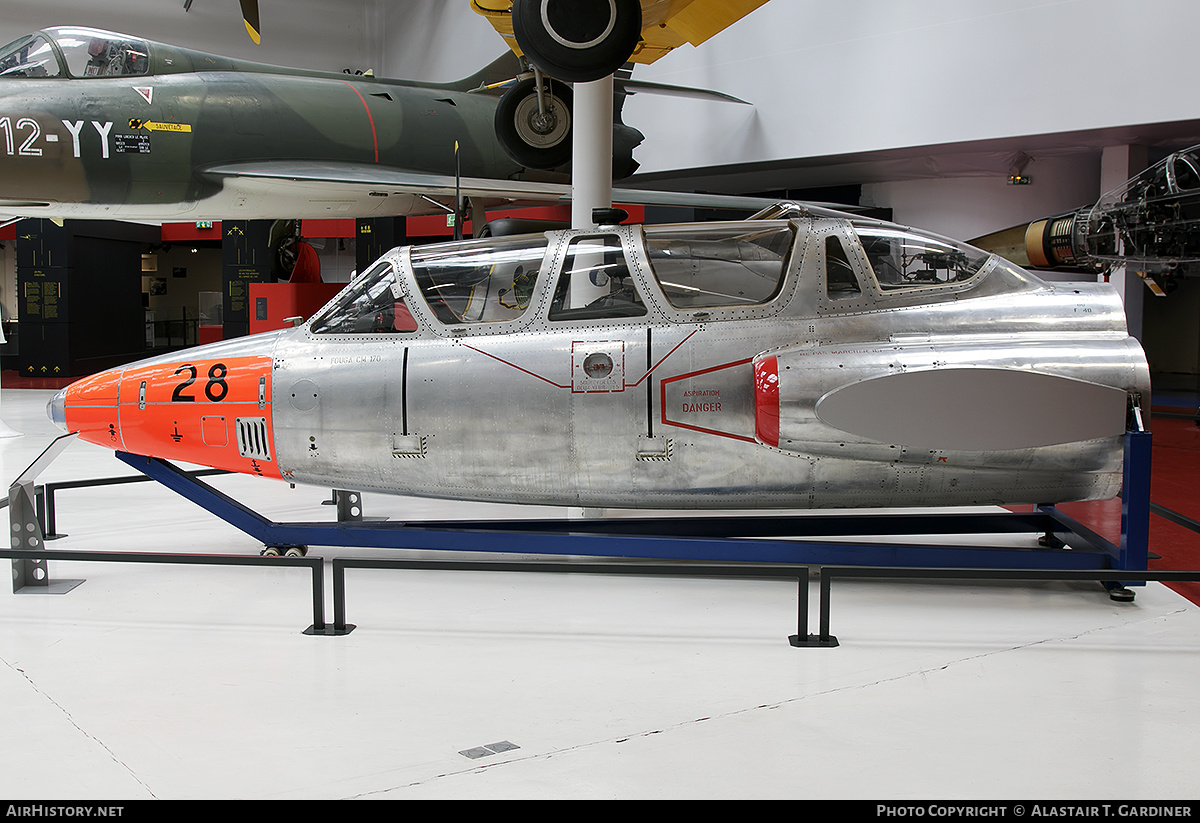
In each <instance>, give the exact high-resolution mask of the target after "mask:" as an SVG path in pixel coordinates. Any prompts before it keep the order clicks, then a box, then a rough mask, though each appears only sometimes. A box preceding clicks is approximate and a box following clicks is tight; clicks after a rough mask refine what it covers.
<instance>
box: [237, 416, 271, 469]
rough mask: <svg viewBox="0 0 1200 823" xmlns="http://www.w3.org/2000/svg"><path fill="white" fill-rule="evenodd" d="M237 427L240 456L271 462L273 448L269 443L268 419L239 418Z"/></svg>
mask: <svg viewBox="0 0 1200 823" xmlns="http://www.w3.org/2000/svg"><path fill="white" fill-rule="evenodd" d="M234 423H235V425H236V427H237V440H238V454H240V455H241V456H242V457H249V458H252V459H254V460H270V459H271V447H270V446H269V445H268V443H267V418H265V417H239V418H237V420H235V421H234Z"/></svg>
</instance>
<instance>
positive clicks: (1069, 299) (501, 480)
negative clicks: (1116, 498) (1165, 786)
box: [52, 215, 1149, 508]
mask: <svg viewBox="0 0 1200 823" xmlns="http://www.w3.org/2000/svg"><path fill="white" fill-rule="evenodd" d="M710 225H711V224H710ZM719 225H720V224H719ZM724 225H726V226H727V227H728V226H736V225H741V226H750V225H752V224H751V223H741V224H724ZM762 225H763V226H764V229H763V231H766V230H778V231H783V232H790V236H791V237H792V241H791V245H790V248H789V250H788V251H787V252H786V253H785V254H784V255H783V258H782V259H783V263H782V270H781V275H780V279H779V282H778V283H777V284H776V286H775V288H774V291H773V292H772V293H771V294H770V295H769V296H767V297H766V298H765V299H757V300H749V301H747V302H744V303H739V304H736V305H712V306H710V307H708V308H705V309H703V310H696V309H695V307H694V306H692V305H688V304H687V303H686V302H681V301H682V300H683V298H679V297H678V296H669V295H668V292H669V291H670V289H672V288H675V286H677V285H678V284H667V283H666V280H667V278H666V277H665V276H664V275H663V270H664V267H665V266H667V265H668V264H671V265H675V264H677V263H678V259H675V260H672V259H671V258H670V252H669V251H668V252H665V253H661V254H660V255H659V256H658V257H657V258H656V257H655V256H654V255H653V254H651V253H650V252H648V238H649V239H651V240H653V238H654V237H656V236H657V235H655V234H654V233H655V232H656V231H657V230H658V229H659V228H660V227H649V226H648V227H645V229H643V228H642V227H640V226H627V227H607V228H601V229H599V230H594V231H591V232H579V231H573V232H559V233H550V234H549V235H548V239H545V238H543V244H544V249H542V250H541V251H538V250H537V249H536V248H535V252H536V253H537V254H539V255H541V257H540V260H541V263H540V266H538V268H540V274H539V276H538V277H537V279H536V282H535V283H533V284H532V285H527V286H526V289H527V290H526V291H524V292H523V293H522V294H521V301H522V302H523V305H522V306H521V308H520V311H519V312H518V311H516V310H514V313H513V316H512V317H507V316H505V317H494V318H492V319H491V320H490V321H488V322H471V323H464V322H459V320H460V316H459V314H454V315H451V314H448V313H446V312H447V309H446V306H445V304H444V303H443V302H441V301H440V299H441V296H445V295H446V294H448V292H446V290H445V288H444V286H445V284H444V283H442V282H437V280H438V277H444V278H447V281H448V278H449V275H437V276H433V275H429V273H428V271H427V270H426V269H424V268H422V266H424V263H422V264H420V265H417V266H416V267H414V262H413V256H414V255H415V254H418V251H417V250H415V249H411V248H405V249H397V250H394V251H392V252H390V253H389V254H388V255H387V256H386V257H385V258H384V260H383V261H381V263H380V264H378V265H377V267H376V268H377V269H378V268H379V267H380V266H386V267H388V269H390V271H391V272H393V273H394V282H392V283H391V286H390V288H391V292H390V293H386V292H385V293H384V297H385V302H386V303H387V306H388V309H387V311H388V312H391V311H392V309H391V301H392V300H393V297H394V300H395V301H396V308H395V312H396V314H397V316H398V315H399V313H400V312H401V305H403V306H404V307H406V308H407V311H408V313H410V314H411V320H409V321H406V325H405V326H404V330H403V331H400V332H398V331H397V329H399V328H400V323H399V322H398V321H396V322H393V320H392V319H389V320H388V323H389V326H388V329H387V333H380V331H379V326H378V324H377V325H376V326H375V328H374V329H372V328H369V327H368V326H367V325H361V323H360V326H361V327H360V328H358V329H355V330H350V329H349V327H347V326H345V325H343V326H340V327H335V326H331V325H330V322H329V321H328V317H329V316H331V315H336V314H337V311H336V309H337V306H336V305H335V304H338V303H339V301H341V303H342V304H346V303H347V300H348V298H347V297H345V296H341V297H339V298H338V299H337V300H335V301H334V303H333V304H331V307H329V308H327V310H326V311H325V312H323V314H319V315H318V316H317V317H316V318H314V320H313V321H312V322H310V323H309V324H307V325H306V326H303V327H299V328H296V329H292V330H288V331H285V332H279V333H272V334H267V335H257V336H253V337H248V338H240V339H237V340H231V341H226V342H223V343H218V344H213V345H211V346H206V347H201V348H198V349H194V350H190V351H188V352H182V353H175V354H172V355H170V356H166V357H160V358H155V359H152V360H148V361H143V362H142V363H137V364H133V365H131V366H129V367H126V368H124V369H119V370H114V371H112V372H108V373H106V374H104V375H98V376H96V377H93V378H88V379H86V380H84V381H80V382H79V383H76V384H75V385H74V386H73V387H71V388H69V389H68V390H66V391H65V392H64V393H63V394H62V395H60V397H59V398H57V399H56V401H55V402H56V403H57V404H58V406H59V409H58V412H57V414H64V415H65V427H66V428H68V429H69V430H74V431H80V432H81V436H83V437H84V438H85V439H89V440H92V441H93V442H97V443H102V444H105V445H108V446H110V447H112V448H115V449H119V450H122V451H129V452H133V453H138V454H148V455H151V456H158V457H164V458H169V459H170V458H174V459H180V460H186V461H188V462H192V463H200V464H205V465H214V466H218V467H222V468H230V469H234V470H237V471H245V472H252V473H257V474H262V475H266V476H273V477H280V478H283V479H285V480H288V481H292V482H298V483H311V484H319V485H325V486H331V485H332V486H336V487H339V488H357V489H362V490H379V491H386V492H395V493H400V494H409V495H420V496H433V497H441V498H455V499H470V500H484V501H502V502H512V503H533V504H553V505H580V506H587V507H634V508H810V507H881V506H928V505H937V506H941V505H964V504H998V503H1021V502H1034V503H1048V502H1058V501H1063V500H1074V499H1102V498H1109V497H1112V496H1113V495H1115V494H1116V493H1117V491H1118V490H1119V487H1120V482H1121V469H1122V442H1123V438H1122V434H1123V432H1124V429H1125V419H1126V418H1125V415H1126V410H1127V407H1128V406H1129V404H1130V399H1131V398H1132V399H1133V402H1137V400H1138V399H1139V398H1140V396H1141V395H1143V394H1145V395H1147V396H1148V392H1149V377H1148V370H1147V367H1146V362H1145V358H1144V356H1143V354H1142V352H1141V349H1140V348H1139V346H1138V344H1137V343H1136V341H1134V340H1133V339H1132V338H1130V337H1129V336H1128V334H1127V333H1126V329H1125V320H1124V314H1123V311H1122V307H1121V304H1120V301H1119V299H1118V298H1117V296H1116V294H1115V292H1113V291H1111V290H1109V289H1108V288H1107V287H1104V286H1097V285H1094V284H1067V285H1062V284H1059V285H1054V286H1051V285H1047V284H1045V283H1042V282H1041V281H1038V280H1036V279H1035V278H1032V277H1030V276H1029V275H1028V274H1027V273H1025V272H1023V271H1021V270H1019V269H1015V268H1014V267H1012V266H1011V265H1009V264H1006V263H1004V262H1003V261H1001V260H999V259H998V258H994V257H992V258H988V259H987V262H986V263H984V264H983V265H982V267H981V268H979V269H978V270H977V271H976V272H975V273H974V274H973V275H972V276H971V277H970V278H967V279H965V280H964V281H963V282H943V283H938V282H934V281H930V282H928V283H926V284H924V285H922V283H921V281H919V280H918V281H916V283H915V285H913V284H910V285H913V287H906V288H898V289H897V288H893V289H889V288H885V287H884V286H883V285H882V284H881V282H880V278H879V277H877V276H875V274H874V273H873V271H872V258H871V257H870V256H869V255H870V253H869V252H867V253H864V251H863V249H864V244H862V243H860V242H859V238H858V237H857V236H856V235H855V233H854V228H853V227H852V223H851V221H849V220H845V219H839V218H836V217H831V216H826V215H815V216H807V217H803V218H799V219H794V220H792V221H790V222H787V221H765V222H764V223H763V224H762ZM830 238H834V239H835V241H836V242H837V243H839V244H842V245H844V247H845V248H847V249H848V254H847V255H846V257H847V260H845V261H843V262H845V263H848V264H849V267H850V268H851V269H852V270H853V278H850V279H849V281H845V280H841V281H840V282H842V286H840V287H839V289H840V290H835V289H834V287H833V284H834V280H835V279H838V278H846V277H847V276H848V275H846V274H845V273H843V274H841V275H836V276H835V275H834V274H833V273H832V269H833V262H834V261H833V260H832V257H833V255H834V252H833V251H831V250H830V249H831V246H830V243H831V242H834V241H831V240H830ZM592 239H596V240H597V242H600V241H601V240H602V241H603V242H605V243H607V244H609V245H610V246H611V247H613V248H620V249H621V251H622V253H623V255H624V258H625V261H624V264H623V265H624V266H627V268H628V272H629V274H630V275H631V277H632V280H633V285H635V286H636V290H637V295H638V299H639V301H640V303H641V304H642V306H644V310H643V311H644V313H643V314H641V315H640V316H621V313H620V312H615V313H614V312H612V311H608V312H594V311H593V312H590V315H591V316H589V312H583V313H581V314H578V315H577V316H575V317H574V318H571V317H564V314H565V313H564V312H562V311H560V305H559V304H560V303H561V301H562V300H563V293H564V291H563V281H564V279H565V278H566V277H567V275H568V271H569V270H570V269H572V268H574V269H575V270H576V271H578V270H579V267H580V264H579V262H578V260H579V258H578V257H577V256H573V255H574V251H573V250H574V249H577V248H578V246H579V244H580V243H586V242H590V241H591V240H592ZM483 242H485V241H468V243H466V244H460V245H461V248H465V249H470V248H478V247H479V245H480V244H481V243H483ZM739 242H740V241H739ZM472 244H474V245H472ZM667 247H668V244H663V243H660V244H658V246H656V248H660V249H664V248H667ZM427 248H428V247H427ZM447 248H449V246H447ZM456 248H457V247H456ZM499 248H503V245H502V244H501V245H500V246H499ZM692 248H694V247H692ZM495 259H497V260H498V259H500V258H495ZM706 265H715V264H711V263H709V262H707V261H706V260H704V259H701V258H699V257H696V258H691V259H690V260H689V261H685V267H687V266H690V267H691V268H692V269H694V270H695V271H702V270H703V267H704V266H706ZM873 265H874V268H875V269H880V268H881V263H880V261H879V259H878V258H876V259H874V260H873ZM500 268H501V264H500V263H494V264H491V268H490V269H489V270H488V272H486V273H485V274H489V275H491V276H493V277H494V276H495V275H496V273H497V271H498V270H499V269H500ZM596 270H598V269H594V270H592V271H593V274H592V275H591V280H592V286H593V287H594V286H595V283H596V282H597V279H598V278H597V276H596V275H595V273H594V272H595V271H596ZM439 271H440V270H439ZM518 271H519V269H518ZM370 275H371V272H368V273H366V274H365V275H364V277H369V276H370ZM389 276H391V275H389ZM599 280H600V281H603V280H604V278H603V277H600V278H599ZM505 282H514V283H515V282H517V281H515V280H513V278H511V277H508V279H507V280H506V281H505ZM522 282H525V281H522ZM689 282H690V281H689ZM847 282H848V284H847ZM492 288H493V287H492V286H489V285H488V282H486V281H480V282H478V283H476V284H475V285H472V286H471V288H470V290H469V293H468V292H460V294H467V297H466V298H464V299H463V300H460V301H459V302H458V303H456V304H455V305H456V306H458V307H460V308H461V307H463V306H467V307H468V308H467V309H466V310H465V311H477V309H475V308H472V307H473V306H482V305H483V302H484V301H486V300H489V299H491V298H492V297H494V296H495V295H493V294H491V293H490V292H489V291H488V289H492ZM627 288H628V286H627ZM439 289H440V290H441V291H438V290H439ZM354 290H355V286H353V285H352V286H351V287H350V288H348V289H347V292H344V293H343V295H346V294H348V293H351V292H353V291H354ZM359 290H360V291H362V290H363V287H362V286H361V285H360V286H359ZM515 291H516V290H515V289H514V291H513V292H509V291H508V290H507V289H500V290H499V298H500V299H501V300H502V301H503V300H505V299H507V300H509V301H510V303H509V305H516V304H514V303H512V302H511V301H512V300H514V299H515V298H513V297H512V294H513V293H515ZM435 293H436V294H437V295H439V297H438V299H433V298H431V295H433V294H435ZM506 293H507V294H508V297H507V298H506V297H505V294H506ZM464 300H465V301H466V302H464ZM610 302H611V301H610ZM717 302H720V301H717ZM380 305H382V304H380ZM478 311H482V310H481V309H480V310H478ZM556 312H557V316H556ZM597 314H600V315H605V314H606V315H607V316H596V315H597ZM323 316H324V317H325V318H326V320H325V321H324V322H323V321H322V317H323ZM463 316H465V314H464V315H463ZM506 317H507V319H506ZM356 322H357V321H356ZM393 327H394V328H393ZM64 407H65V408H64ZM54 414H55V412H52V416H54ZM172 427H173V429H172Z"/></svg>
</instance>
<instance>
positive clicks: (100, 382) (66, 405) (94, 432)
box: [50, 370, 124, 450]
mask: <svg viewBox="0 0 1200 823" xmlns="http://www.w3.org/2000/svg"><path fill="white" fill-rule="evenodd" d="M120 380H121V372H120V371H119V370H113V371H106V372H101V373H100V374H96V375H92V376H91V377H85V378H83V379H82V380H76V381H75V382H74V383H72V384H71V385H69V386H67V387H66V388H65V389H64V390H63V391H61V392H59V393H58V394H57V395H55V398H54V399H53V400H51V401H50V404H51V419H52V420H53V419H54V415H55V414H56V413H59V414H61V416H62V421H63V422H62V428H65V429H66V430H67V431H68V432H79V437H80V439H81V440H86V441H88V442H89V443H96V444H98V445H101V446H107V447H108V448H110V449H122V450H123V449H124V447H123V445H122V443H121V428H120V416H119V412H118V408H117V401H118V387H119V384H120ZM59 398H62V399H61V401H60V400H59ZM59 402H61V405H62V409H61V412H56V411H55V409H54V406H55V405H56V404H57V403H59ZM55 422H56V423H57V422H58V421H57V420H55Z"/></svg>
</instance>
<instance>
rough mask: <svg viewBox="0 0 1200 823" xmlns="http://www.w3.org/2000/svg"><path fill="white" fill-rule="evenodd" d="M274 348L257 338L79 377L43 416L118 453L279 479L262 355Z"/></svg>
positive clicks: (266, 360)
mask: <svg viewBox="0 0 1200 823" xmlns="http://www.w3.org/2000/svg"><path fill="white" fill-rule="evenodd" d="M272 343H273V338H270V339H267V338H261V337H258V336H257V335H255V336H253V339H250V338H247V339H245V340H244V341H242V340H236V341H226V342H224V343H219V344H213V345H212V346H202V347H200V348H196V349H190V350H187V351H184V352H178V353H175V354H173V355H171V356H168V357H157V358H150V359H148V360H142V361H139V362H137V363H132V364H130V365H128V366H124V367H120V368H116V369H112V370H110V371H106V372H100V373H99V374H94V375H91V376H90V377H84V378H81V379H79V380H76V381H75V382H74V383H72V384H71V385H70V386H68V387H67V388H65V389H63V390H62V391H60V392H59V393H58V394H56V395H54V397H53V398H52V399H51V400H50V402H49V404H47V407H46V414H47V416H48V417H49V418H50V420H51V421H53V423H54V425H56V426H58V427H59V428H60V429H62V430H63V431H64V432H67V433H72V432H78V433H79V438H80V439H81V440H83V441H85V442H89V443H95V444H96V445H100V446H105V447H107V448H110V449H114V450H117V451H122V452H127V453H129V454H138V455H144V456H146V457H158V458H163V459H166V460H182V461H184V462H188V463H195V464H197V465H201V466H211V467H213V468H218V469H228V470H230V471H238V472H245V473H248V474H257V475H268V474H273V476H276V477H279V476H280V474H279V471H278V469H277V466H278V462H277V460H276V458H275V454H274V445H273V435H272V431H273V428H272V414H271V376H272V358H271V356H270V355H269V354H262V353H261V352H262V351H263V350H264V349H266V350H268V351H269V346H270V345H271V344H272ZM264 344H265V345H264ZM179 357H182V358H185V359H177V358H179Z"/></svg>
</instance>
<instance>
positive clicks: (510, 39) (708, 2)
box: [471, 0, 767, 63]
mask: <svg viewBox="0 0 1200 823" xmlns="http://www.w3.org/2000/svg"><path fill="white" fill-rule="evenodd" d="M766 2H767V0H641V5H642V36H641V40H640V41H639V42H638V44H637V46H636V47H635V49H634V51H633V55H632V56H631V57H630V58H629V59H630V60H631V61H632V62H634V63H653V62H654V61H655V60H657V59H658V58H660V57H662V56H663V55H664V54H666V53H667V52H669V51H671V50H672V49H674V48H678V47H679V46H682V45H683V44H684V43H690V44H692V45H693V46H698V45H700V44H701V43H703V42H705V41H706V40H708V39H709V38H710V37H712V36H713V35H715V34H717V33H718V32H721V31H723V30H724V29H726V28H728V27H729V26H731V25H733V24H734V23H736V22H737V21H738V20H741V19H742V18H743V17H745V16H746V15H747V14H749V13H750V12H752V11H754V10H755V9H757V8H758V7H759V6H762V5H764V4H765V3H766ZM471 8H472V9H474V10H475V12H476V13H477V14H481V15H483V16H484V17H485V18H487V21H488V22H489V23H491V24H492V27H493V28H494V29H496V31H497V32H498V33H499V35H500V36H501V37H503V38H504V42H505V43H507V44H508V47H509V48H510V49H512V50H513V52H514V53H515V54H517V55H518V56H520V55H521V48H520V46H518V45H517V40H516V37H515V36H514V35H513V24H512V2H511V0H471Z"/></svg>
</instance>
